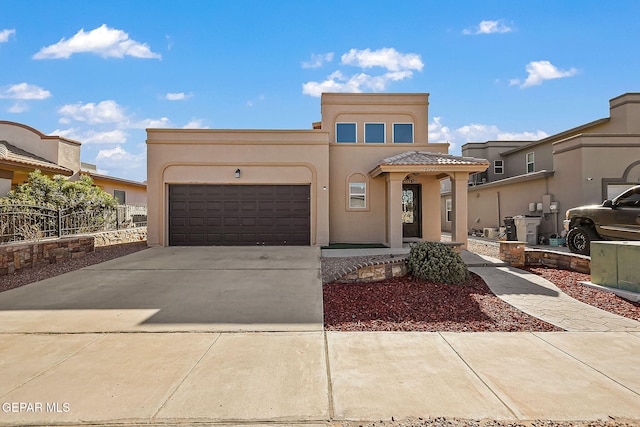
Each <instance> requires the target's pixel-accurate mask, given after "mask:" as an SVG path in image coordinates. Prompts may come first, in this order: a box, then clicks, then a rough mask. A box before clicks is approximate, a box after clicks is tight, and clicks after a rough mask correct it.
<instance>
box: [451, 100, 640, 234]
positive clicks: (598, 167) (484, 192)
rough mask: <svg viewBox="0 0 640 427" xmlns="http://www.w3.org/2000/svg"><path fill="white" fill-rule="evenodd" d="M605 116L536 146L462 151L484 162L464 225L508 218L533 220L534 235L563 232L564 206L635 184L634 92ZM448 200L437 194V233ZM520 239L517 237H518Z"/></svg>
mask: <svg viewBox="0 0 640 427" xmlns="http://www.w3.org/2000/svg"><path fill="white" fill-rule="evenodd" d="M609 111H610V116H609V117H606V118H601V119H598V120H595V121H592V122H590V123H586V124H584V125H581V126H578V127H575V128H572V129H569V130H566V131H563V132H560V133H558V134H555V135H552V136H549V137H547V138H544V139H541V140H539V141H487V142H481V143H468V144H465V145H464V146H463V147H462V154H463V155H465V156H478V157H483V158H486V159H488V160H489V162H490V163H491V166H490V167H489V169H488V170H486V171H484V172H481V173H477V174H473V175H471V176H470V179H469V192H468V197H469V199H468V204H469V212H470V214H469V218H468V225H467V226H468V228H469V229H478V230H484V228H489V229H493V228H497V227H499V226H503V225H504V218H505V217H508V216H517V215H526V216H531V217H533V218H535V217H538V218H539V221H540V225H539V226H538V236H542V237H543V238H549V237H550V236H551V235H554V234H555V235H558V234H560V233H561V232H562V220H563V219H564V213H565V211H566V210H567V209H570V208H573V207H576V206H580V205H586V204H598V203H602V201H603V200H605V199H608V198H609V199H610V198H613V197H615V196H616V195H618V194H620V193H622V192H623V191H624V190H626V189H627V188H629V187H631V186H633V185H637V184H640V93H625V94H623V95H620V96H618V97H615V98H613V99H611V100H610V101H609ZM451 198H452V195H451V192H450V191H448V189H447V188H446V186H445V188H444V189H443V193H442V211H441V218H442V226H443V230H450V229H451V222H448V221H447V215H450V213H448V208H449V207H450V205H451V202H450V201H449V200H451ZM518 238H519V239H520V236H518Z"/></svg>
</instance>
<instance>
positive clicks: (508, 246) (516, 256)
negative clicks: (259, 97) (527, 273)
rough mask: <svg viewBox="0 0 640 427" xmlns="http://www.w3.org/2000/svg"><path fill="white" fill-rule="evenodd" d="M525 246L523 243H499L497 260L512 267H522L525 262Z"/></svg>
mask: <svg viewBox="0 0 640 427" xmlns="http://www.w3.org/2000/svg"><path fill="white" fill-rule="evenodd" d="M525 245H526V243H525V242H517V241H505V240H503V241H501V242H500V254H499V255H498V258H499V259H500V260H501V261H504V262H506V263H507V264H509V265H511V266H512V267H524V265H525V262H526V261H525V256H524V247H525Z"/></svg>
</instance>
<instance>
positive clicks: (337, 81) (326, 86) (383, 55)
mask: <svg viewBox="0 0 640 427" xmlns="http://www.w3.org/2000/svg"><path fill="white" fill-rule="evenodd" d="M341 63H342V64H343V65H351V66H357V67H360V68H362V69H366V68H373V67H381V68H385V69H386V70H387V72H386V73H383V74H378V75H372V74H367V73H364V72H360V73H356V74H352V75H346V74H345V73H344V72H343V71H341V70H336V71H334V72H333V73H331V74H330V75H329V76H327V78H326V79H325V80H324V81H321V82H315V81H311V82H307V83H304V84H303V85H302V93H303V94H305V95H310V96H317V97H319V96H320V95H322V93H323V92H352V93H359V92H364V91H365V90H370V91H373V92H381V91H384V90H385V89H386V88H387V87H388V85H389V84H390V83H391V82H395V81H400V80H404V79H408V78H411V77H413V70H417V71H421V70H422V68H423V67H424V64H423V63H422V59H421V58H420V55H417V54H414V53H408V54H404V53H401V52H398V51H396V50H395V49H393V48H384V49H379V50H376V51H372V50H371V49H364V50H357V49H351V50H350V51H349V52H347V53H345V54H344V55H342V58H341Z"/></svg>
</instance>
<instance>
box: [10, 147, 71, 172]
mask: <svg viewBox="0 0 640 427" xmlns="http://www.w3.org/2000/svg"><path fill="white" fill-rule="evenodd" d="M0 163H3V164H5V165H12V166H14V167H18V168H24V167H25V166H26V167H28V168H29V169H42V170H46V171H50V172H57V173H59V174H62V175H73V171H72V170H71V169H68V168H65V167H64V166H60V165H58V164H55V163H53V162H50V161H48V160H47V159H44V158H42V157H40V156H36V155H35V154H33V153H30V152H28V151H25V150H23V149H21V148H18V147H16V146H15V145H12V144H9V143H8V142H6V141H0Z"/></svg>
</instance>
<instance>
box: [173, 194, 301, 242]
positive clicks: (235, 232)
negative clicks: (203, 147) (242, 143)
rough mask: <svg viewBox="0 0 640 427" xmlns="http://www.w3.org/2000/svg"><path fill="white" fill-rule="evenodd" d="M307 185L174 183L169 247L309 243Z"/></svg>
mask: <svg viewBox="0 0 640 427" xmlns="http://www.w3.org/2000/svg"><path fill="white" fill-rule="evenodd" d="M310 213H311V212H310V198H309V186H308V185H201V184H173V185H170V186H169V245H171V246H209V245H227V246H236V245H298V246H300V245H309V244H310V234H311V232H310V230H311V224H310Z"/></svg>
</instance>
